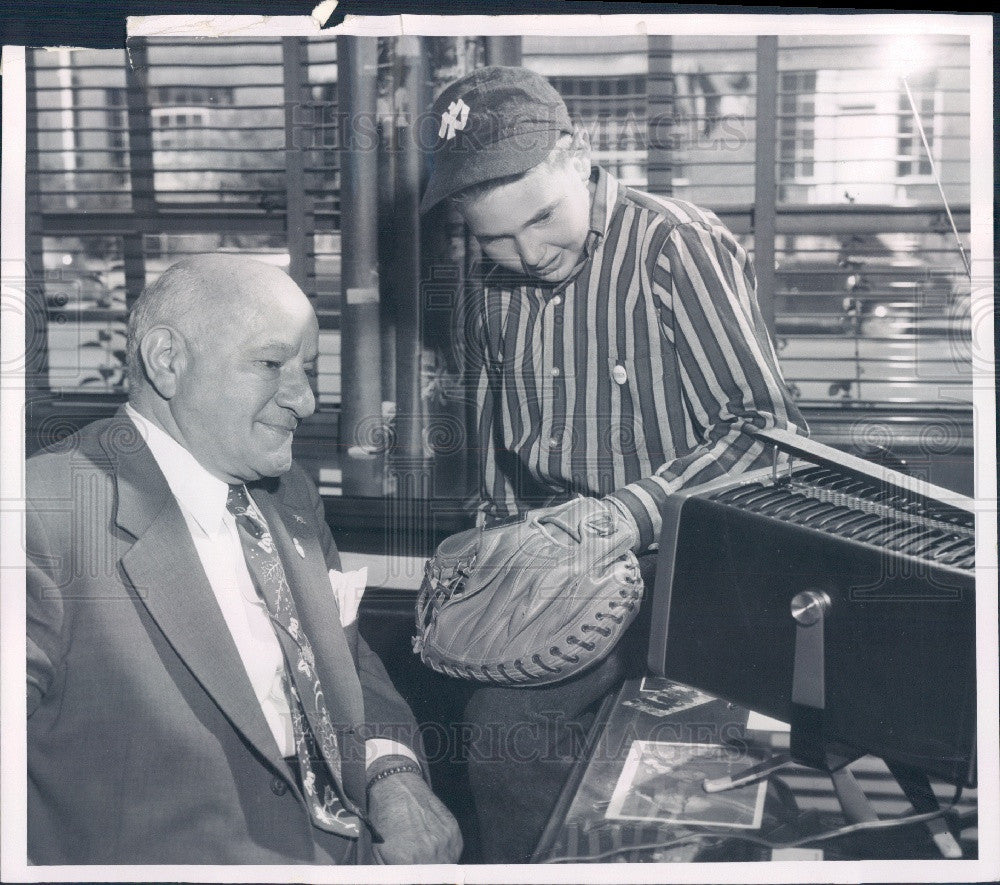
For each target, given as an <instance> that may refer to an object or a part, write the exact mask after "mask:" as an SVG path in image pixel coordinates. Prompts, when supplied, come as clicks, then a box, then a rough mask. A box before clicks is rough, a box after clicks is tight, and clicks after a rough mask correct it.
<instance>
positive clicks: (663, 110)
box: [646, 34, 674, 195]
mask: <svg viewBox="0 0 1000 885" xmlns="http://www.w3.org/2000/svg"><path fill="white" fill-rule="evenodd" d="M647 40H648V43H647V54H648V59H649V61H648V72H647V74H646V116H647V121H646V125H647V132H648V139H647V145H648V146H647V155H646V158H647V169H648V171H647V186H648V188H649V190H650V192H651V193H654V194H667V195H669V194H670V193H672V191H673V175H674V168H673V162H672V161H671V155H672V153H673V147H674V144H673V142H674V72H673V39H672V38H671V37H670V36H669V35H661V34H650V35H649V37H648V38H647Z"/></svg>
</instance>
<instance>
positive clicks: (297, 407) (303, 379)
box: [276, 369, 316, 419]
mask: <svg viewBox="0 0 1000 885" xmlns="http://www.w3.org/2000/svg"><path fill="white" fill-rule="evenodd" d="M276 399H277V402H278V405H280V406H283V407H284V408H286V409H291V410H292V411H293V412H295V414H296V416H298V418H300V419H301V418H308V417H309V416H310V415H311V414H312V413H313V412H315V411H316V397H315V396H314V395H313V390H312V385H311V384H310V383H309V375H308V374H307V373H306V372H305V371H304V370H302V369H299V370H295V371H291V372H290V373H289V375H288V376H287V377H286V378H285V379H284V380H283V381H282V384H281V388H280V389H279V390H278V396H277V398H276Z"/></svg>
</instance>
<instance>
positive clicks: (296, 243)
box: [281, 37, 315, 295]
mask: <svg viewBox="0 0 1000 885" xmlns="http://www.w3.org/2000/svg"><path fill="white" fill-rule="evenodd" d="M281 60H282V67H283V69H284V71H283V73H284V76H283V78H282V81H283V83H284V88H285V189H286V192H287V195H288V196H287V200H288V202H287V208H286V210H285V233H286V238H287V242H288V275H289V276H290V277H291V278H292V279H293V280H295V282H296V283H298V285H299V288H301V289H302V291H303V292H305V293H306V294H307V295H313V294H315V293H313V292H310V289H311V288H312V285H313V281H314V279H315V276H314V274H313V269H312V260H311V258H310V256H311V255H312V254H313V251H314V250H313V249H311V248H309V238H310V237H311V236H312V232H313V229H314V225H313V215H312V205H311V202H310V200H309V197H308V195H307V194H306V169H305V152H306V145H305V144H303V142H302V140H301V138H300V137H299V136H298V134H297V133H296V131H295V130H296V120H297V117H298V114H297V113H296V111H297V109H298V108H299V107H300V106H301V104H302V102H303V100H304V99H306V98H307V97H308V96H307V95H306V89H307V88H308V83H307V80H306V76H305V65H306V58H305V40H304V39H303V38H302V37H284V38H282V40H281Z"/></svg>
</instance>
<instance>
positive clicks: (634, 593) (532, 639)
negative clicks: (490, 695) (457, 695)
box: [413, 498, 643, 685]
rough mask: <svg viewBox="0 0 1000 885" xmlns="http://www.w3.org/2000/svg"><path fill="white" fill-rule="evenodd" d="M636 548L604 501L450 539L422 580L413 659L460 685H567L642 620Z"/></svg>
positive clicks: (578, 503)
mask: <svg viewBox="0 0 1000 885" xmlns="http://www.w3.org/2000/svg"><path fill="white" fill-rule="evenodd" d="M635 541H636V534H635V529H634V528H633V526H632V525H631V524H630V523H629V522H628V521H627V520H626V519H625V517H624V516H623V515H622V513H620V512H619V511H618V509H617V508H616V507H615V506H614V505H612V504H608V503H606V502H604V501H601V500H599V499H597V498H576V499H574V500H572V501H569V502H568V503H566V504H560V505H558V506H556V507H546V508H542V509H539V510H532V511H531V512H529V513H528V514H527V515H526V516H525V518H524V519H523V520H521V521H519V522H517V523H515V524H513V525H511V524H502V525H500V526H497V527H494V528H487V529H482V528H476V529H469V530H467V531H464V532H459V533H458V534H456V535H452V536H451V537H450V538H447V539H446V540H445V541H444V542H442V544H441V545H440V546H439V547H438V549H437V552H436V553H435V555H434V557H433V559H431V560H429V561H428V563H427V566H426V568H425V570H424V580H423V584H422V586H421V588H420V595H419V597H418V599H417V635H416V636H415V637H414V639H413V649H414V651H415V652H418V653H419V654H420V657H421V658H422V660H423V661H424V663H425V664H427V665H428V666H430V667H432V668H433V669H435V670H437V671H439V672H441V673H445V674H446V675H448V676H455V677H458V678H462V679H475V680H478V681H480V682H493V683H498V684H501V685H512V684H542V683H548V682H558V681H560V680H562V679H566V678H567V677H569V676H572V675H573V674H575V673H578V672H580V671H581V670H583V669H585V668H586V667H589V666H590V665H591V664H594V663H596V662H597V661H600V660H602V659H603V658H604V657H605V656H606V655H607V654H608V653H609V652H610V651H611V649H612V648H613V647H614V645H615V643H616V642H617V641H618V639H619V638H620V637H621V635H622V633H624V631H625V629H626V628H627V627H628V625H629V624H630V623H631V622H632V620H633V619H634V618H635V616H636V614H637V613H638V611H639V602H640V600H641V598H642V590H643V585H642V577H641V576H640V574H639V565H638V562H637V560H636V557H635V554H634V553H632V550H631V547H632V545H633V544H634V543H635Z"/></svg>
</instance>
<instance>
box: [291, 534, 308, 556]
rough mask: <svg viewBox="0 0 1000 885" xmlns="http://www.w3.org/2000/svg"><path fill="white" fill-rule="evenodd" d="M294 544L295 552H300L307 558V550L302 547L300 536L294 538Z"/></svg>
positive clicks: (300, 554)
mask: <svg viewBox="0 0 1000 885" xmlns="http://www.w3.org/2000/svg"><path fill="white" fill-rule="evenodd" d="M292 544H293V545H294V546H295V552H296V553H298V554H299V556H301V557H302V558H303V559H305V558H306V551H305V550H303V549H302V543H301V542H300V541H299V539H298V538H292Z"/></svg>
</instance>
